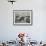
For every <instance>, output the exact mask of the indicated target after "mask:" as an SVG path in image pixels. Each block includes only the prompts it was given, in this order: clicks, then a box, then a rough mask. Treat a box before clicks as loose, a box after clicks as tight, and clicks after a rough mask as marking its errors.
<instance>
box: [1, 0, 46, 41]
mask: <svg viewBox="0 0 46 46" xmlns="http://www.w3.org/2000/svg"><path fill="white" fill-rule="evenodd" d="M13 10H33V25H32V26H14V25H13ZM18 32H26V33H29V34H30V35H31V38H32V39H33V40H37V41H41V40H43V41H44V40H46V0H17V1H16V2H15V3H14V5H12V4H11V3H10V2H8V1H7V0H0V40H11V39H12V40H15V38H16V37H17V34H18Z"/></svg>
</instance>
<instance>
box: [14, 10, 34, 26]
mask: <svg viewBox="0 0 46 46" xmlns="http://www.w3.org/2000/svg"><path fill="white" fill-rule="evenodd" d="M15 11H30V12H31V24H14V13H15ZM32 24H33V11H32V10H13V25H20V26H21V25H23V26H25V25H32Z"/></svg>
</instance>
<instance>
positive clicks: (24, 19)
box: [13, 10, 33, 25]
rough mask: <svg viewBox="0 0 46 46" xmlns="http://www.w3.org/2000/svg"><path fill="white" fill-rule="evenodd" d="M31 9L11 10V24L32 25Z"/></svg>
mask: <svg viewBox="0 0 46 46" xmlns="http://www.w3.org/2000/svg"><path fill="white" fill-rule="evenodd" d="M32 16H33V14H32V10H13V25H32V23H33V17H32Z"/></svg>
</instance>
